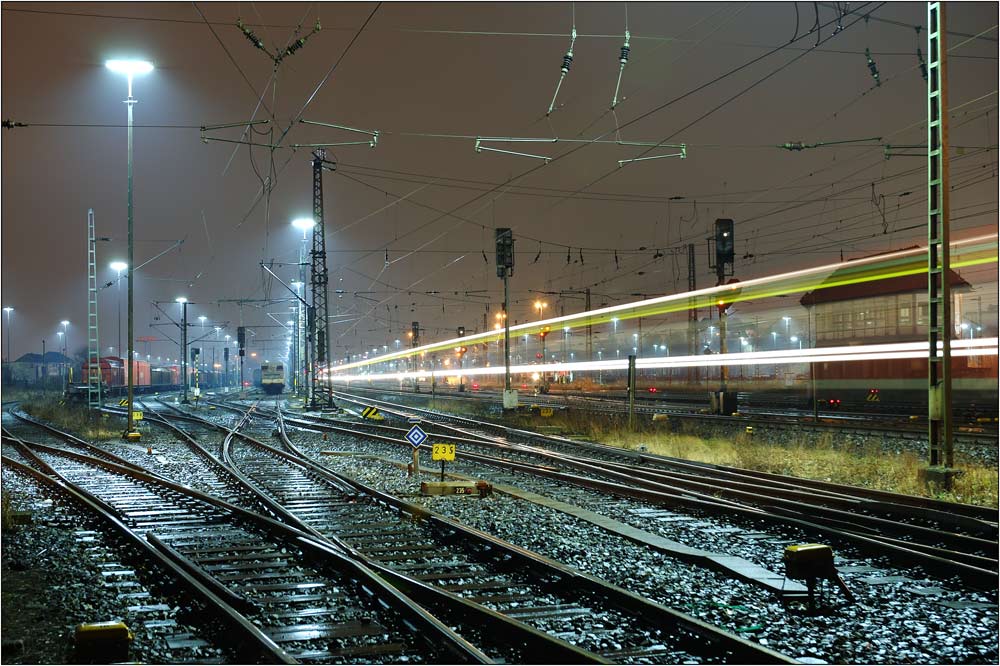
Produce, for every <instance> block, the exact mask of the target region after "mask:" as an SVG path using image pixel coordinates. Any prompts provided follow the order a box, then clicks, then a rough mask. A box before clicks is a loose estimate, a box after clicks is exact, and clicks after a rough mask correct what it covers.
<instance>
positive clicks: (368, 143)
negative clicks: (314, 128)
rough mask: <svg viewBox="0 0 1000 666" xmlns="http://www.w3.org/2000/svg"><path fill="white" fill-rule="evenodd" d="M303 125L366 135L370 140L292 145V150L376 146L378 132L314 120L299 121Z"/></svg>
mask: <svg viewBox="0 0 1000 666" xmlns="http://www.w3.org/2000/svg"><path fill="white" fill-rule="evenodd" d="M299 122H300V123H302V124H303V125H318V126H320V127H332V128H333V129H339V130H343V131H345V132H356V133H357V134H366V135H368V136H369V137H370V138H369V139H366V140H364V141H341V142H339V143H293V144H292V145H291V147H292V148H332V147H335V146H368V147H369V148H375V147H377V146H378V137H379V130H366V129H358V128H357V127H347V126H346V125H335V124H334V123H321V122H319V121H316V120H299Z"/></svg>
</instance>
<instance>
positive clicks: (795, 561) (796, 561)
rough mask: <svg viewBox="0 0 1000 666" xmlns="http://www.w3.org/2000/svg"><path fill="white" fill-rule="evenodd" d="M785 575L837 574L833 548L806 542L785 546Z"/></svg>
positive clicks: (817, 576) (803, 577) (806, 576)
mask: <svg viewBox="0 0 1000 666" xmlns="http://www.w3.org/2000/svg"><path fill="white" fill-rule="evenodd" d="M784 560H785V575H786V576H788V577H789V578H795V579H798V580H805V579H808V578H828V577H829V576H831V575H833V574H836V569H835V568H834V566H833V549H832V548H830V546H826V545H823V544H819V543H805V544H800V545H797V546H788V547H787V548H785V556H784Z"/></svg>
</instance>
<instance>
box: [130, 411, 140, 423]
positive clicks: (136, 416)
mask: <svg viewBox="0 0 1000 666" xmlns="http://www.w3.org/2000/svg"><path fill="white" fill-rule="evenodd" d="M132 420H133V421H141V420H142V412H132Z"/></svg>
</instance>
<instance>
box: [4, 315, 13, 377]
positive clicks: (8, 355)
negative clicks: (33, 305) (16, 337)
mask: <svg viewBox="0 0 1000 666" xmlns="http://www.w3.org/2000/svg"><path fill="white" fill-rule="evenodd" d="M3 311H4V312H6V313H7V362H8V363H10V362H11V358H10V339H11V338H12V337H13V336H12V335H11V328H10V315H11V314H12V313H13V312H14V308H12V307H6V308H4V309H3ZM12 372H13V371H12Z"/></svg>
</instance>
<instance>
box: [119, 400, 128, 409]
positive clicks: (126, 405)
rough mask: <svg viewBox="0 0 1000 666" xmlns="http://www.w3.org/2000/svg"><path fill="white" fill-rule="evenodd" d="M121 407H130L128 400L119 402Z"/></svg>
mask: <svg viewBox="0 0 1000 666" xmlns="http://www.w3.org/2000/svg"><path fill="white" fill-rule="evenodd" d="M118 406H119V407H128V398H122V399H121V400H119V401H118Z"/></svg>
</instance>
